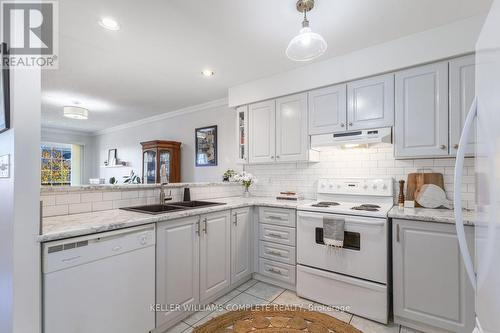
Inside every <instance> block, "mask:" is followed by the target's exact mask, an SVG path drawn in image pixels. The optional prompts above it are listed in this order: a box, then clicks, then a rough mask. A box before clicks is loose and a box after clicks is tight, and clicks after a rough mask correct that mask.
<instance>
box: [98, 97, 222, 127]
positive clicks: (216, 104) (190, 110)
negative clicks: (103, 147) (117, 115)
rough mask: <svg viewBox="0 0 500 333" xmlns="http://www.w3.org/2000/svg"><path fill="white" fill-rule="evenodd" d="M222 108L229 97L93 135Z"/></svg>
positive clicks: (136, 121)
mask: <svg viewBox="0 0 500 333" xmlns="http://www.w3.org/2000/svg"><path fill="white" fill-rule="evenodd" d="M220 106H227V97H225V98H221V99H217V100H214V101H210V102H206V103H202V104H198V105H193V106H188V107H185V108H182V109H179V110H175V111H171V112H166V113H162V114H159V115H156V116H152V117H148V118H144V119H139V120H135V121H132V122H129V123H125V124H121V125H118V126H114V127H110V128H106V129H103V130H100V131H96V132H93V133H92V135H103V134H109V133H113V132H117V131H122V130H125V129H128V128H132V127H137V126H142V125H145V124H149V123H154V122H157V121H160V120H164V119H169V118H174V117H178V116H181V115H185V114H188V113H193V112H198V111H203V110H206V109H212V108H216V107H220Z"/></svg>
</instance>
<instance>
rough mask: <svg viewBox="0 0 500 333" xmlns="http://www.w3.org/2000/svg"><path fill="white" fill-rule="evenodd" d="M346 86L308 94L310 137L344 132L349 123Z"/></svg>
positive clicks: (323, 89)
mask: <svg viewBox="0 0 500 333" xmlns="http://www.w3.org/2000/svg"><path fill="white" fill-rule="evenodd" d="M346 89H347V88H346V85H345V84H340V85H336V86H332V87H326V88H322V89H316V90H313V91H310V92H309V93H308V103H309V135H315V134H329V133H335V132H342V131H345V129H346V123H347V100H346V98H347V90H346Z"/></svg>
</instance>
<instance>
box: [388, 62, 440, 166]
mask: <svg viewBox="0 0 500 333" xmlns="http://www.w3.org/2000/svg"><path fill="white" fill-rule="evenodd" d="M395 99H396V118H395V120H396V122H395V145H396V147H395V148H396V149H395V154H396V157H427V156H428V157H432V156H447V155H448V63H447V62H441V63H436V64H431V65H427V66H421V67H416V68H412V69H408V70H405V71H401V72H398V73H396V98H395Z"/></svg>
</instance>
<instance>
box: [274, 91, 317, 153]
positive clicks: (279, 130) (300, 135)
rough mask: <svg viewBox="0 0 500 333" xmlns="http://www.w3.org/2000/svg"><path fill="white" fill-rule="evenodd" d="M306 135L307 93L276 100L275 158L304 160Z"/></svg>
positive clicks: (307, 144)
mask: <svg viewBox="0 0 500 333" xmlns="http://www.w3.org/2000/svg"><path fill="white" fill-rule="evenodd" d="M308 146H309V136H308V135H307V94H298V95H292V96H287V97H283V98H278V99H277V100H276V160H277V161H280V162H294V161H305V160H306V159H307V152H308V149H309V147H308Z"/></svg>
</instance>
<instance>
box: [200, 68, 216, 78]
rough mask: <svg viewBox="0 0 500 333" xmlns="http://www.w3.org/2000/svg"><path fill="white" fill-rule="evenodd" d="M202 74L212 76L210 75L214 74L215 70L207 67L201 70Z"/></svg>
mask: <svg viewBox="0 0 500 333" xmlns="http://www.w3.org/2000/svg"><path fill="white" fill-rule="evenodd" d="M201 74H202V75H203V76H206V77H210V76H214V75H215V72H214V71H213V70H211V69H205V70H203V71H201Z"/></svg>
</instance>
